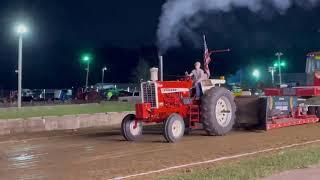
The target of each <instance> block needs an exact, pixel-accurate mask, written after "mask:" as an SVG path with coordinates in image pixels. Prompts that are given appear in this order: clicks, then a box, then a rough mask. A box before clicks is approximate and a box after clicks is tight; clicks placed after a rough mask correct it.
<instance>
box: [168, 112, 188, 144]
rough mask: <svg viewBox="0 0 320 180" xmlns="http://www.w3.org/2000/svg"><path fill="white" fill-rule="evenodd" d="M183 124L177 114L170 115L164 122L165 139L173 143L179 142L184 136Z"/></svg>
mask: <svg viewBox="0 0 320 180" xmlns="http://www.w3.org/2000/svg"><path fill="white" fill-rule="evenodd" d="M184 130H185V124H184V120H183V118H182V117H181V116H180V115H179V114H176V113H174V114H171V115H170V116H169V117H168V119H167V120H166V122H165V125H164V132H163V135H164V137H165V139H166V140H167V141H168V142H170V143H174V142H177V141H178V140H180V139H181V138H182V137H183V135H184Z"/></svg>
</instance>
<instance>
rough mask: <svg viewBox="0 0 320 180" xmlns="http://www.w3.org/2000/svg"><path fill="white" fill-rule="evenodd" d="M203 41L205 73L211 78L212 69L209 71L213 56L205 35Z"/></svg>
mask: <svg viewBox="0 0 320 180" xmlns="http://www.w3.org/2000/svg"><path fill="white" fill-rule="evenodd" d="M203 41H204V56H203V60H204V63H203V64H204V71H205V72H206V73H207V75H208V77H210V69H209V64H210V62H211V57H210V56H211V54H212V52H211V51H209V49H208V45H207V41H206V36H205V35H203Z"/></svg>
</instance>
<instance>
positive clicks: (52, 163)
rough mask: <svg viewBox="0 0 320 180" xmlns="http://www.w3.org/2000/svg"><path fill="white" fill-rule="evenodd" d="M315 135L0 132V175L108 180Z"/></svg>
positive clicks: (310, 131)
mask: <svg viewBox="0 0 320 180" xmlns="http://www.w3.org/2000/svg"><path fill="white" fill-rule="evenodd" d="M317 139H320V126H319V125H315V124H313V125H305V126H297V127H291V128H284V129H278V130H272V131H269V132H264V131H256V132H253V131H251V132H250V131H239V132H232V133H231V134H229V135H228V136H224V137H208V136H204V133H203V132H201V131H200V132H196V133H193V134H192V135H189V136H186V137H184V138H183V140H182V141H181V142H179V143H176V144H168V143H164V138H163V137H162V136H161V135H160V134H159V132H157V131H154V130H152V131H150V130H149V131H148V132H147V135H145V137H144V138H143V139H142V140H141V141H140V142H138V143H129V142H126V141H123V138H122V136H121V135H120V133H119V130H117V129H113V130H111V129H89V130H81V131H78V132H70V131H69V132H68V131H65V132H50V133H38V134H28V135H16V136H4V137H0V179H108V178H114V177H120V176H126V175H131V174H136V173H141V172H146V171H151V170H157V169H161V168H166V167H170V166H175V165H180V164H187V163H191V162H198V161H205V160H208V159H214V158H218V157H222V156H228V155H233V154H239V153H245V152H252V151H257V150H262V149H265V148H272V147H279V146H284V145H290V144H293V143H301V142H305V141H310V140H317ZM162 175H163V174H162ZM157 176H159V174H154V175H153V176H152V177H153V178H155V177H157ZM139 178H140V179H144V177H139ZM148 178H150V177H148Z"/></svg>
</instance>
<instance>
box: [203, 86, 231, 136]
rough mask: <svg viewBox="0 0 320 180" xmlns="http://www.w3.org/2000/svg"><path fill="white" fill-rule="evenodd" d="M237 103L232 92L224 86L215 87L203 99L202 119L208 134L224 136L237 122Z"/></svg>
mask: <svg viewBox="0 0 320 180" xmlns="http://www.w3.org/2000/svg"><path fill="white" fill-rule="evenodd" d="M235 112H236V104H235V101H234V97H233V95H232V93H231V92H230V91H229V90H227V89H225V88H223V87H213V88H211V89H210V90H208V91H207V92H206V93H205V94H204V95H203V96H202V99H201V120H202V123H203V128H204V130H205V131H206V132H207V134H208V135H210V136H213V135H218V136H222V135H225V134H226V133H228V132H230V131H231V130H232V128H233V126H234V124H235V117H236V115H235Z"/></svg>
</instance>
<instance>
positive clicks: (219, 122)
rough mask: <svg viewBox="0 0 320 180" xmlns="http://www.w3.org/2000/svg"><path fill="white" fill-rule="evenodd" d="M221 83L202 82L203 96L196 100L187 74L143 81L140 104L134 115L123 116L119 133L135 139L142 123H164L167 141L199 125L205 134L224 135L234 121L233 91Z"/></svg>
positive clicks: (130, 139)
mask: <svg viewBox="0 0 320 180" xmlns="http://www.w3.org/2000/svg"><path fill="white" fill-rule="evenodd" d="M224 83H225V80H220V79H208V80H204V81H202V83H201V86H202V91H203V95H202V97H201V100H196V99H195V98H194V95H193V94H194V93H192V90H193V89H192V88H193V82H192V80H191V79H190V78H188V77H186V78H184V79H181V80H177V81H149V82H143V83H142V84H141V91H142V93H141V95H142V103H141V104H136V114H135V115H134V114H130V115H127V116H126V117H125V118H124V119H123V121H122V126H121V129H122V134H123V135H124V137H125V139H126V140H128V141H134V140H136V139H138V138H139V137H141V135H142V129H143V124H148V123H163V124H164V127H163V135H164V137H165V139H166V140H167V141H168V142H176V141H178V140H179V139H181V137H182V136H183V135H184V133H185V131H190V130H193V129H198V128H199V125H200V124H202V126H203V128H204V130H205V131H206V132H207V134H208V135H225V134H226V133H228V132H229V131H231V129H232V127H233V125H234V123H235V112H236V105H235V102H234V97H233V95H232V93H231V92H230V91H229V90H227V89H225V88H223V87H221V86H220V85H222V84H224ZM200 112H201V113H200Z"/></svg>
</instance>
